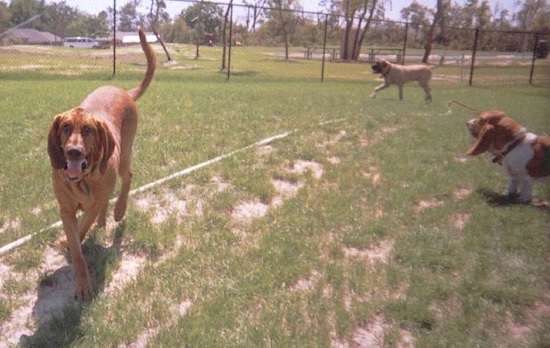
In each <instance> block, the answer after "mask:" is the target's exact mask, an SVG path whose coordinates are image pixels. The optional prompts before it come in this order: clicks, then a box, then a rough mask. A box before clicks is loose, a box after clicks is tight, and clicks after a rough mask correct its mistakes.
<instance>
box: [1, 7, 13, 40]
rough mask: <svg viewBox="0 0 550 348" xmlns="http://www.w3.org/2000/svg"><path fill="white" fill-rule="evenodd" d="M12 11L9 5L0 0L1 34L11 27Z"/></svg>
mask: <svg viewBox="0 0 550 348" xmlns="http://www.w3.org/2000/svg"><path fill="white" fill-rule="evenodd" d="M10 22H11V11H10V9H9V7H8V5H7V4H6V3H5V2H3V1H0V34H1V33H3V32H4V31H6V30H8V29H9V28H10V26H11V25H10Z"/></svg>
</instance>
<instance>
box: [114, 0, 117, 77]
mask: <svg viewBox="0 0 550 348" xmlns="http://www.w3.org/2000/svg"><path fill="white" fill-rule="evenodd" d="M115 75H116V0H113V77H114V76H115Z"/></svg>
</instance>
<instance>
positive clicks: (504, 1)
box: [8, 0, 520, 20]
mask: <svg viewBox="0 0 550 348" xmlns="http://www.w3.org/2000/svg"><path fill="white" fill-rule="evenodd" d="M60 1H61V0H46V3H54V2H60ZM128 1H129V0H116V3H117V5H116V7H117V8H120V7H121V6H123V5H124V4H126V3H127V2H128ZM214 1H215V2H219V3H223V2H229V1H228V0H214ZM299 1H300V3H301V4H302V6H303V8H304V10H305V11H311V12H318V11H322V9H320V8H319V6H318V3H319V0H299ZM416 1H417V2H418V3H420V4H423V5H425V6H427V7H435V5H436V2H437V0H416ZM8 2H9V0H8ZM65 2H66V3H67V5H69V6H71V7H73V8H77V9H78V10H80V11H82V12H86V13H89V14H97V13H99V12H101V11H103V10H106V9H107V7H113V0H65ZM165 2H166V6H167V12H168V13H169V14H170V16H171V17H172V18H174V17H175V16H177V15H178V14H179V13H181V11H182V10H183V9H184V8H185V7H187V6H189V5H190V3H189V2H180V1H170V0H165ZM412 2H413V0H391V5H392V6H391V8H388V9H387V10H386V16H387V17H388V18H389V19H392V20H401V15H400V12H401V9H402V8H404V7H407V6H409V5H410V4H411V3H412ZM452 2H453V3H458V4H464V3H465V2H466V0H452ZM516 2H517V0H489V3H490V4H491V10H492V11H494V10H495V7H496V5H497V4H498V6H499V8H500V9H504V8H506V9H508V10H509V11H510V13H515V12H517V10H519V8H520V7H519V6H518V5H516ZM141 3H142V8H141V11H140V12H142V13H147V12H149V6H150V4H151V1H150V0H142V1H141ZM234 3H235V4H241V3H242V2H241V1H240V0H236V1H234ZM237 20H239V18H237Z"/></svg>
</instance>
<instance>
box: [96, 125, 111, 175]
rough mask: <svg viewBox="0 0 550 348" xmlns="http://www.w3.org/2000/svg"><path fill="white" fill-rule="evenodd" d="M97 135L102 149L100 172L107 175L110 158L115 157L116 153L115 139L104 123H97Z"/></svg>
mask: <svg viewBox="0 0 550 348" xmlns="http://www.w3.org/2000/svg"><path fill="white" fill-rule="evenodd" d="M96 129H97V134H98V136H99V146H100V148H101V152H100V153H101V163H100V164H99V172H100V173H101V174H105V171H106V170H107V164H108V163H109V158H111V156H112V155H113V152H114V151H115V139H114V138H113V135H112V134H111V131H110V130H109V127H107V125H106V124H105V123H104V122H102V121H97V126H96Z"/></svg>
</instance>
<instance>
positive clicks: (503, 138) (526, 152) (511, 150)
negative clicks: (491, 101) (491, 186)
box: [467, 110, 550, 203]
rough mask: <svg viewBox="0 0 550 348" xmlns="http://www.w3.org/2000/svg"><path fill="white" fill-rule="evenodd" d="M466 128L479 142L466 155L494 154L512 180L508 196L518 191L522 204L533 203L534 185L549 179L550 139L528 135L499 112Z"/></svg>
mask: <svg viewBox="0 0 550 348" xmlns="http://www.w3.org/2000/svg"><path fill="white" fill-rule="evenodd" d="M467 127H468V129H469V131H470V133H471V134H472V136H473V137H474V138H475V139H476V142H475V144H474V145H472V147H470V149H468V151H467V154H468V155H472V156H477V155H480V154H482V153H484V152H486V151H487V152H489V153H491V154H492V155H493V156H494V158H493V162H494V163H498V164H500V165H501V166H502V167H503V168H504V170H505V171H506V173H507V174H508V176H509V181H508V195H510V196H513V195H515V194H516V193H517V190H518V188H519V190H520V194H519V198H518V200H519V202H520V203H528V202H530V201H531V199H532V191H533V183H534V182H538V181H549V179H550V137H548V136H542V135H536V134H533V133H529V132H527V130H526V129H525V127H523V126H522V125H520V124H519V123H518V122H516V121H515V120H513V119H512V118H510V117H508V116H507V115H506V114H505V113H504V112H502V111H500V110H487V111H482V112H480V113H479V115H478V117H477V118H474V119H471V120H470V121H468V123H467Z"/></svg>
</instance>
